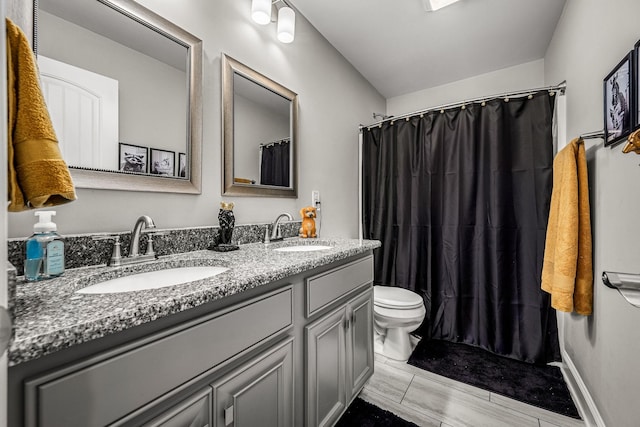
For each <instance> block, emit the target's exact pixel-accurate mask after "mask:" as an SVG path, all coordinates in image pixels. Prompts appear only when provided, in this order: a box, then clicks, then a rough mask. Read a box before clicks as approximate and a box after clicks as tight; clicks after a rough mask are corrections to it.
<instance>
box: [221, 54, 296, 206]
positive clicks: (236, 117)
mask: <svg viewBox="0 0 640 427" xmlns="http://www.w3.org/2000/svg"><path fill="white" fill-rule="evenodd" d="M222 106H223V108H222V115H223V117H222V122H223V139H224V141H223V161H224V165H223V167H224V179H223V193H224V194H225V195H233V196H267V197H291V198H296V197H297V196H298V192H297V179H298V173H297V160H296V159H297V155H298V153H297V151H298V148H297V136H296V135H297V121H298V95H297V94H295V93H294V92H292V91H291V90H289V89H287V88H285V87H284V86H282V85H280V84H278V83H276V82H274V81H273V80H271V79H269V78H267V77H265V76H263V75H262V74H260V73H258V72H256V71H254V70H252V69H251V68H249V67H247V66H246V65H243V64H241V63H240V62H238V61H236V60H235V59H233V58H231V57H229V56H227V55H223V56H222Z"/></svg>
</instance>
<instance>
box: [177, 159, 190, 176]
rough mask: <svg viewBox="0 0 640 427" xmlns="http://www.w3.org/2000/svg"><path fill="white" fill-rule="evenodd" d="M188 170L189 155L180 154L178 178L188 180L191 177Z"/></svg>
mask: <svg viewBox="0 0 640 427" xmlns="http://www.w3.org/2000/svg"><path fill="white" fill-rule="evenodd" d="M188 172H189V171H188V170H187V153H178V177H179V178H186V177H188V176H189V173H188Z"/></svg>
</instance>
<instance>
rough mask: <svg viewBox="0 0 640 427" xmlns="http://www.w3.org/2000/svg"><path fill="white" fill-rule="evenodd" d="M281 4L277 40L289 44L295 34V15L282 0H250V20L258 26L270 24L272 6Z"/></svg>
mask: <svg viewBox="0 0 640 427" xmlns="http://www.w3.org/2000/svg"><path fill="white" fill-rule="evenodd" d="M279 2H282V3H283V4H284V6H281V7H280V8H279V9H278V29H277V33H278V40H280V41H281V42H282V43H291V42H292V41H293V39H294V38H295V33H296V13H295V12H294V10H293V9H292V8H291V7H290V6H289V5H288V4H287V3H286V2H285V1H284V0H273V1H272V0H251V18H252V19H253V20H254V21H255V22H257V23H258V24H260V25H267V24H268V23H270V22H271V10H272V8H273V5H274V4H276V3H279Z"/></svg>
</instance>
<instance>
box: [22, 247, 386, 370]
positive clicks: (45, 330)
mask: <svg viewBox="0 0 640 427" xmlns="http://www.w3.org/2000/svg"><path fill="white" fill-rule="evenodd" d="M309 244H312V245H313V244H316V245H328V246H331V249H327V250H320V251H309V252H278V251H274V250H273V249H275V248H277V247H282V246H291V245H309ZM379 246H380V243H379V242H378V241H369V240H358V239H299V238H290V239H286V240H285V241H281V242H274V243H270V244H269V245H264V244H263V243H252V244H244V245H241V246H240V249H239V250H237V251H233V252H226V253H221V252H214V251H207V250H198V251H193V252H186V253H180V254H175V255H167V256H164V257H160V258H159V259H158V260H156V261H149V262H145V263H141V264H134V265H128V266H122V267H106V266H90V267H82V268H77V269H69V270H67V271H65V274H64V275H63V276H61V277H58V278H55V279H51V280H46V281H42V282H35V283H28V282H25V281H24V277H23V276H19V277H18V278H17V280H18V286H17V289H16V300H15V307H14V309H15V321H14V327H15V336H14V339H13V341H12V343H11V345H10V348H9V366H13V365H17V364H19V363H24V362H26V361H29V360H32V359H35V358H38V357H42V356H44V355H47V354H50V353H53V352H55V351H58V350H61V349H64V348H68V347H71V346H73V345H76V344H80V343H83V342H87V341H90V340H92V339H96V338H100V337H103V336H106V335H109V334H112V333H116V332H119V331H123V330H125V329H127V328H130V327H133V326H137V325H141V324H143V323H147V322H152V321H153V320H156V319H159V318H161V317H165V316H169V315H171V314H175V313H178V312H181V311H184V310H188V309H190V308H193V307H197V306H199V305H201V304H205V303H207V302H211V301H214V300H216V299H220V298H224V297H226V296H230V295H234V294H238V293H240V292H243V291H246V290H248V289H252V288H255V287H257V286H261V285H265V284H268V283H271V282H273V281H276V280H280V279H283V278H286V277H289V276H293V275H295V274H299V273H302V272H304V271H307V270H311V269H313V268H316V267H321V266H324V265H328V264H330V263H332V262H335V261H338V260H342V259H345V258H348V257H351V256H354V255H358V254H362V253H365V252H367V251H370V250H372V249H375V248H377V247H379ZM198 265H213V266H221V267H228V268H229V270H228V271H226V272H224V273H222V274H219V275H217V276H214V277H211V278H207V279H203V280H198V281H194V282H189V283H184V284H180V285H175V286H169V287H165V288H160V289H153V290H145V291H135V292H126V293H118V294H93V295H92V294H77V293H75V291H76V290H78V289H80V288H82V287H85V286H90V285H91V284H94V283H97V282H100V281H104V280H108V279H110V278H116V277H122V276H126V275H130V274H135V273H137V272H145V271H154V270H161V269H164V268H170V267H182V266H198Z"/></svg>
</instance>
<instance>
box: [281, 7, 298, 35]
mask: <svg viewBox="0 0 640 427" xmlns="http://www.w3.org/2000/svg"><path fill="white" fill-rule="evenodd" d="M295 32H296V14H295V12H294V11H293V9H291V8H290V7H286V6H284V7H281V8H280V10H279V11H278V40H280V41H281V42H282V43H291V42H292V41H293V39H294V38H295Z"/></svg>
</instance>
